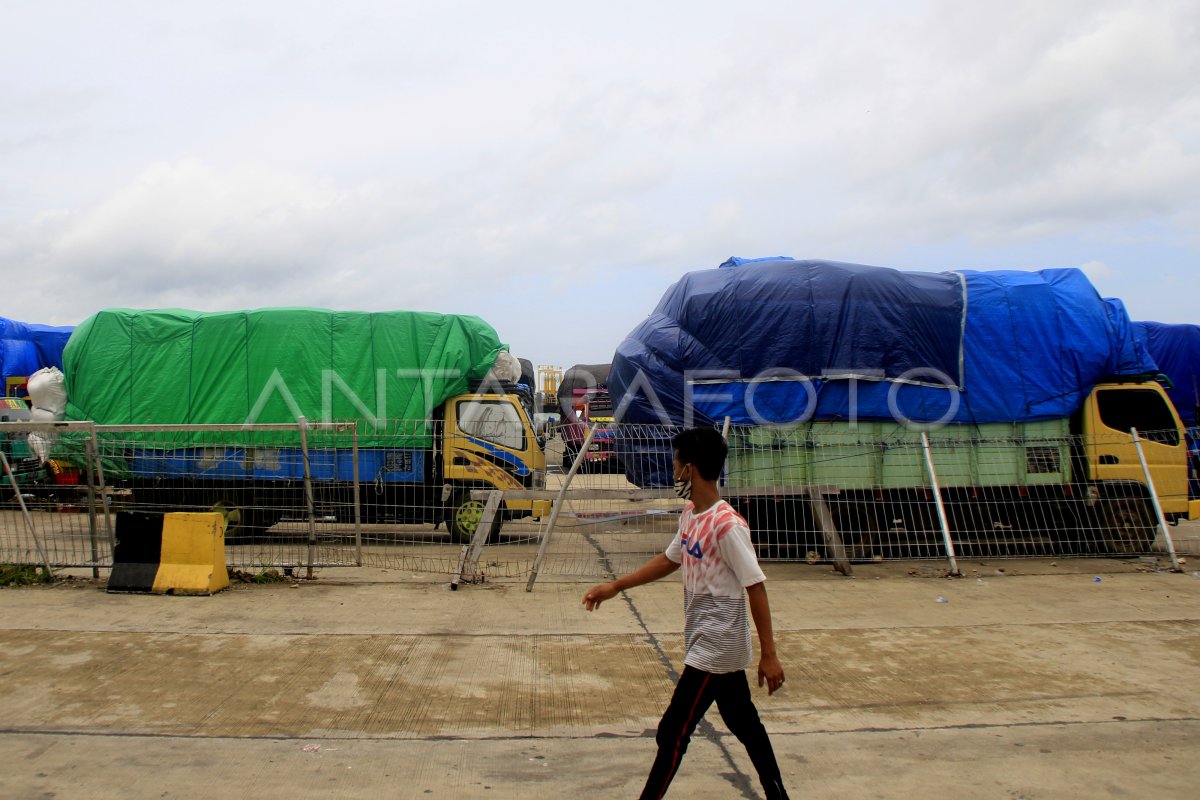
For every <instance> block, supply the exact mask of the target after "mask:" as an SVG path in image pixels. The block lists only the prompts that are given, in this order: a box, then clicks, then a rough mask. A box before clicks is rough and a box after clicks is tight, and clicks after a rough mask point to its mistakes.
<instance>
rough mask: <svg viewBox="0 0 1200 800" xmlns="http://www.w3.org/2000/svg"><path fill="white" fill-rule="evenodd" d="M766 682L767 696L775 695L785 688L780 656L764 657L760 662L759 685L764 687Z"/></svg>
mask: <svg viewBox="0 0 1200 800" xmlns="http://www.w3.org/2000/svg"><path fill="white" fill-rule="evenodd" d="M764 681H765V682H766V684H767V694H775V691H776V690H777V689H778V688H779V687H780V686H783V665H782V664H780V663H779V656H774V655H769V656H763V657H762V658H760V659H759V660H758V685H759V686H762V685H763V682H764Z"/></svg>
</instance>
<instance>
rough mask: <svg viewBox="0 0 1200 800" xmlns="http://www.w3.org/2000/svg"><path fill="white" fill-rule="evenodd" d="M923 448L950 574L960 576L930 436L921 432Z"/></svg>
mask: <svg viewBox="0 0 1200 800" xmlns="http://www.w3.org/2000/svg"><path fill="white" fill-rule="evenodd" d="M921 447H923V448H924V449H925V466H926V467H927V468H928V469H929V482H930V484H932V486H933V497H934V500H935V501H936V502H937V511H938V522H940V523H941V525H942V540H943V541H944V542H945V543H946V558H947V559H949V561H950V574H951V575H958V574H960V573H959V571H958V559H957V558H955V555H954V539H953V538H952V537H951V536H950V520H949V518H947V517H946V506H945V504H944V503H943V502H942V488H941V486H939V485H938V477H937V470H936V469H934V466H933V453H931V452H930V450H929V434H928V433H926V432H925V431H921Z"/></svg>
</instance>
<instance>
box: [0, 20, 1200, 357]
mask: <svg viewBox="0 0 1200 800" xmlns="http://www.w3.org/2000/svg"><path fill="white" fill-rule="evenodd" d="M0 20H2V24H0V109H2V112H0V274H2V275H3V286H2V289H0V316H7V317H13V318H16V319H22V320H26V321H30V322H44V323H51V324H74V323H77V322H79V321H81V320H82V319H84V318H86V317H87V316H88V315H89V314H91V313H93V312H95V311H97V310H99V309H101V308H105V307H110V306H131V307H145V308H152V307H164V306H176V307H187V308H197V309H204V310H216V309H234V308H247V307H260V306H273V305H307V306H321V307H330V308H347V309H364V310H379V309H420V310H432V311H442V312H455V313H471V314H478V315H480V316H482V317H484V318H485V319H487V320H488V321H489V322H491V323H492V324H493V325H494V326H495V327H496V328H497V330H498V331H499V332H500V335H501V338H502V339H503V340H504V341H507V342H509V343H511V345H512V348H513V351H514V352H515V353H516V354H518V355H522V356H525V357H528V358H531V359H532V360H533V361H535V362H537V363H556V364H560V365H570V364H572V363H576V362H585V363H586V362H604V361H608V360H610V359H611V356H612V352H613V350H614V348H615V347H616V345H617V343H618V342H619V341H620V339H621V338H623V337H624V335H625V334H626V333H627V332H628V331H629V330H630V329H631V328H632V327H633V326H634V325H635V324H636V323H637V321H638V320H640V319H641V318H642V317H644V316H645V315H646V314H647V313H649V311H650V310H651V309H652V308H653V306H654V304H655V303H656V302H657V300H658V298H659V297H660V296H661V294H662V292H663V291H664V290H665V289H666V287H667V286H668V285H669V284H670V283H671V282H672V281H673V280H674V279H675V278H676V277H678V276H679V275H680V274H681V273H683V272H685V271H688V270H691V269H697V268H706V267H714V266H716V265H717V264H719V263H720V262H721V261H723V260H724V259H725V258H727V257H728V256H731V255H740V256H746V257H754V256H763V255H779V254H783V255H790V256H794V257H797V258H826V259H834V260H840V261H851V262H858V263H867V264H878V265H884V266H892V267H899V268H903V269H921V270H932V271H940V270H946V269H956V268H972V269H998V268H1020V269H1036V268H1043V267H1068V266H1076V267H1083V268H1084V269H1086V270H1087V271H1088V273H1089V275H1091V276H1092V278H1093V280H1094V282H1095V283H1096V285H1097V287H1098V288H1099V289H1100V291H1101V293H1103V294H1105V295H1108V296H1118V297H1122V298H1124V299H1125V301H1126V303H1127V305H1128V306H1129V309H1130V312H1131V315H1132V316H1133V317H1134V318H1135V319H1158V320H1162V321H1167V322H1194V323H1200V309H1198V302H1197V301H1198V297H1200V293H1198V291H1197V288H1198V284H1200V281H1197V270H1198V268H1200V81H1198V80H1197V77H1196V76H1197V75H1200V47H1197V46H1196V43H1197V42H1200V3H1196V2H1195V0H1179V1H1178V2H1172V0H1156V2H1105V0H1081V1H1079V2H1076V1H1075V0H1055V2H1051V3H1047V2H1044V0H1035V1H1033V2H1024V1H1023V0H1005V1H1004V2H967V3H964V2H957V1H955V0H947V1H946V2H909V3H894V2H888V3H828V2H819V3H817V2H799V1H798V0H793V1H792V2H777V3H759V2H753V0H747V2H740V3H729V2H720V3H712V2H704V1H703V0H691V1H690V2H658V3H645V2H637V3H629V2H619V1H616V2H609V3H605V4H600V5H596V6H586V7H585V6H581V5H579V4H570V3H562V2H544V3H543V2H519V0H514V1H513V2H508V3H485V2H472V3H464V2H455V1H454V0H442V1H441V2H436V3H435V2H426V3H412V2H382V1H380V2H357V1H356V0H342V2H339V3H337V4H333V3H317V2H304V1H303V0H289V1H288V2H236V3H225V2H220V1H219V0H206V2H203V3H200V2H190V0H188V1H186V2H185V1H184V0H174V1H173V2H170V3H160V2H106V3H94V2H60V1H59V0H41V1H40V2H36V3H30V2H25V1H24V0H0Z"/></svg>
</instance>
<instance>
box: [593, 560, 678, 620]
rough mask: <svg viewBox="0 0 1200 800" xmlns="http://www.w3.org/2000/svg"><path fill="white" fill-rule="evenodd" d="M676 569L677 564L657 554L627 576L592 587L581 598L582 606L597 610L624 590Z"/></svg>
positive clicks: (663, 576)
mask: <svg viewBox="0 0 1200 800" xmlns="http://www.w3.org/2000/svg"><path fill="white" fill-rule="evenodd" d="M677 569H679V565H678V564H676V563H675V562H674V561H672V560H671V559H669V558H667V557H666V556H665V555H663V554H662V553H659V554H658V555H656V556H655V557H654V558H652V559H650V560H649V561H647V562H646V563H645V564H642V565H641V566H640V567H638V568H637V569H635V570H634V571H633V572H631V573H629V574H628V575H624V576H622V577H620V578H617V579H616V580H615V581H611V582H609V583H602V584H600V585H599V586H594V587H592V589H591V590H590V591H589V592H588V593H587V594H585V595H584V596H583V606H584V608H586V609H587V610H588V611H592V610H594V609H597V608H599V607H600V604H601V603H603V602H604V601H605V600H611V599H612V598H614V597H616V596H617V595H618V594H620V593H621V592H623V591H625V590H626V589H632V588H633V587H635V586H641V585H642V584H643V583H650V582H651V581H656V580H658V579H659V578H665V577H667V576H668V575H670V574H671V573H672V572H674V571H675V570H677Z"/></svg>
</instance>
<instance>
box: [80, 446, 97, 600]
mask: <svg viewBox="0 0 1200 800" xmlns="http://www.w3.org/2000/svg"><path fill="white" fill-rule="evenodd" d="M83 454H84V455H83V460H84V464H85V468H86V472H87V504H88V543H89V544H90V545H91V554H92V555H91V558H92V577H93V578H99V577H100V561H99V554H98V553H97V550H98V549H99V548H98V546H97V542H96V470H95V463H96V453H95V451H94V450H93V449H92V440H91V439H85V440H84V442H83Z"/></svg>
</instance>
